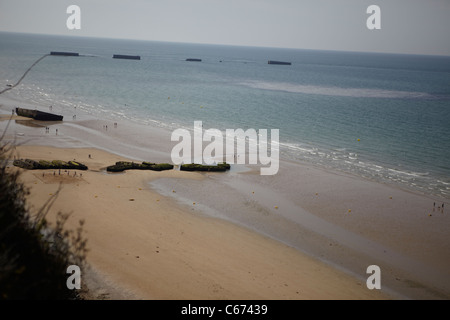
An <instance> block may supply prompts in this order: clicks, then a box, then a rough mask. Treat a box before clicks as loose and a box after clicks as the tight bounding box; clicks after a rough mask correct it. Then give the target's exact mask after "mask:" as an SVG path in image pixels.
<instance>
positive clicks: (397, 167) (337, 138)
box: [0, 33, 450, 198]
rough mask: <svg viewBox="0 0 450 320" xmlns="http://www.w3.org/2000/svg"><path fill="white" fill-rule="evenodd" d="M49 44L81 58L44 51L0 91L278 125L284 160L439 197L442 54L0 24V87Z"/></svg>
mask: <svg viewBox="0 0 450 320" xmlns="http://www.w3.org/2000/svg"><path fill="white" fill-rule="evenodd" d="M50 51H71V52H79V53H80V54H81V55H82V56H80V57H55V56H50V57H47V58H46V59H44V60H42V61H41V62H40V63H39V64H38V65H36V67H35V68H34V69H33V70H32V71H31V72H30V73H29V74H28V75H27V77H26V78H25V80H24V81H23V82H22V83H21V85H20V86H18V87H17V88H15V89H13V90H12V91H10V92H8V93H5V95H8V96H9V97H21V98H22V99H25V100H26V101H27V103H29V104H31V105H32V104H36V105H43V106H47V105H53V106H55V107H58V108H60V109H61V110H67V113H68V114H70V112H73V108H74V107H75V106H76V107H77V110H79V111H83V112H85V113H86V114H89V115H91V116H94V117H106V118H110V119H112V120H120V119H128V120H131V121H134V122H137V123H142V124H152V125H157V126H163V127H168V128H178V127H188V128H193V122H194V120H201V121H203V126H204V128H218V129H221V130H225V129H227V128H229V129H237V128H243V129H247V128H255V129H279V130H280V145H281V150H280V151H281V155H282V157H284V158H287V159H290V160H295V161H301V162H308V163H313V164H315V165H319V166H324V167H327V168H333V169H337V170H342V171H345V172H351V173H354V174H356V175H359V176H363V177H366V178H370V179H374V180H377V181H381V182H389V183H394V184H396V185H399V186H402V187H404V188H409V189H413V190H418V191H421V192H424V193H427V194H432V195H438V196H442V197H445V198H448V197H449V195H450V161H449V159H450V57H432V56H412V55H391V54H370V53H350V52H331V51H313V50H294V49H275V48H256V47H233V46H217V45H200V44H180V43H164V42H145V41H127V40H111V39H89V38H70V37H58V36H43V35H23V34H8V33H0V88H4V87H5V86H6V84H8V83H10V84H12V83H15V82H16V81H17V80H18V79H19V78H20V76H21V75H22V74H23V73H24V72H25V70H26V69H27V68H28V66H30V65H31V64H32V63H33V62H34V61H35V60H37V59H38V58H39V57H40V56H42V55H44V54H46V53H49V52H50ZM113 54H131V55H140V56H141V60H139V61H134V60H117V59H112V55H113ZM186 58H199V59H202V62H186V61H185V60H186ZM268 60H280V61H289V62H292V65H291V66H280V65H269V64H267V61H268ZM358 139H359V141H358Z"/></svg>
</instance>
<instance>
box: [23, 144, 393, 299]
mask: <svg viewBox="0 0 450 320" xmlns="http://www.w3.org/2000/svg"><path fill="white" fill-rule="evenodd" d="M17 153H18V154H19V155H20V157H23V158H32V159H44V160H53V159H62V160H64V159H66V160H72V159H76V160H77V161H81V162H83V163H85V164H86V165H88V166H89V170H88V171H86V172H82V177H81V176H80V173H81V172H77V176H76V177H75V176H73V175H74V172H69V175H68V174H67V173H63V174H62V175H61V176H59V175H58V173H57V172H56V175H55V176H54V175H53V172H51V171H46V172H45V174H44V177H43V176H42V174H43V173H44V171H43V170H35V171H26V170H22V169H20V170H22V171H23V175H22V179H23V181H24V182H25V183H26V185H27V186H30V187H31V195H30V197H29V201H30V203H31V204H32V206H33V208H34V209H37V208H39V207H40V206H41V205H42V204H43V203H44V202H45V201H46V200H47V199H48V198H49V197H50V196H51V194H54V193H55V192H56V191H57V190H58V186H59V183H62V184H63V185H62V186H63V187H62V190H61V193H60V194H59V196H58V198H57V201H56V202H55V204H54V206H53V208H52V211H51V216H54V215H55V213H56V212H58V211H62V212H70V213H71V217H70V219H69V221H68V227H69V228H72V229H74V228H75V227H76V226H77V224H78V221H79V220H81V219H82V220H85V236H86V237H87V239H88V247H89V250H90V251H89V253H88V259H87V260H88V263H89V264H90V266H91V268H90V269H89V271H88V273H87V274H86V276H85V277H84V276H83V278H82V280H85V281H86V282H84V284H85V285H87V286H88V287H89V286H90V287H91V292H90V296H89V297H91V298H113V299H129V298H130V299H384V298H388V296H386V295H385V294H383V293H382V292H380V291H376V290H372V291H371V290H368V289H367V288H366V285H365V283H363V282H361V281H359V280H357V279H355V278H353V277H351V276H349V275H348V274H345V273H343V272H341V271H338V270H336V269H334V268H332V267H330V266H328V265H326V264H324V263H323V262H320V261H318V260H315V259H312V258H311V257H309V256H306V255H304V254H302V253H300V252H299V251H298V250H296V249H294V248H292V247H289V246H287V245H285V244H283V243H281V242H278V241H275V240H273V239H270V238H268V237H265V236H263V235H261V234H258V233H255V232H252V231H250V230H248V229H246V228H243V227H240V226H237V225H235V224H232V223H230V222H227V221H224V220H221V219H217V218H212V217H206V216H205V215H202V214H199V213H197V212H196V209H195V205H194V204H192V205H191V206H186V205H179V204H177V203H175V202H174V201H173V200H171V199H170V198H168V197H164V196H161V195H159V194H158V193H155V192H154V191H152V190H149V188H148V184H147V183H146V182H147V181H150V180H152V179H155V178H160V177H177V178H182V179H189V180H192V181H196V180H197V181H198V180H201V179H204V176H203V175H201V174H198V173H186V172H180V171H176V170H171V171H165V172H152V171H139V172H137V171H127V172H126V173H121V174H107V173H105V172H104V171H103V170H102V168H104V167H105V166H107V165H109V164H111V163H114V162H115V161H118V160H123V158H122V157H119V156H116V155H113V154H109V153H107V152H104V151H100V150H94V149H58V148H51V147H42V146H38V147H36V146H21V147H17ZM89 154H91V155H92V158H91V159H89V157H88V155H89ZM174 191H175V192H176V190H174ZM49 218H50V219H49V220H50V221H51V220H52V219H51V217H49Z"/></svg>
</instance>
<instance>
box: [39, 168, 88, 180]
mask: <svg viewBox="0 0 450 320" xmlns="http://www.w3.org/2000/svg"><path fill="white" fill-rule="evenodd" d="M64 172H67V175H68V176H69V177H70V171H69V170H64ZM58 175H59V176H60V175H61V169H59V170H58ZM53 176H56V171H53ZM73 176H74V177H76V176H77V172H76V171H74V174H73ZM78 176H79V177H80V178H82V177H83V174H82V173H80V174H79V175H78ZM42 177H45V172H42Z"/></svg>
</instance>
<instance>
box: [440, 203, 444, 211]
mask: <svg viewBox="0 0 450 320" xmlns="http://www.w3.org/2000/svg"><path fill="white" fill-rule="evenodd" d="M441 208H442V209H441V212H442V213H444V204H442V207H441Z"/></svg>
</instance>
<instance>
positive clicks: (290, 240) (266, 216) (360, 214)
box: [12, 120, 450, 299]
mask: <svg viewBox="0 0 450 320" xmlns="http://www.w3.org/2000/svg"><path fill="white" fill-rule="evenodd" d="M79 125H81V126H85V127H84V129H83V128H79ZM100 125H101V121H99V120H83V121H77V123H75V124H72V123H70V122H68V123H64V126H63V128H64V129H63V130H60V132H62V134H60V135H59V136H58V137H56V135H55V136H52V137H51V138H50V137H47V139H46V140H43V139H42V137H39V135H37V134H36V130H39V129H36V128H31V127H26V130H25V127H24V128H23V129H24V130H20V131H25V132H24V136H27V135H31V136H33V138H34V139H37V140H38V141H39V142H38V143H37V145H41V147H39V148H40V150H45V148H46V147H45V145H48V144H54V143H56V145H58V146H59V147H63V148H68V147H70V148H73V150H81V149H80V148H85V147H91V148H94V146H95V147H97V146H96V144H98V145H102V144H103V146H104V149H103V150H107V151H109V152H111V151H112V149H115V152H114V154H115V156H116V157H117V155H119V157H118V158H120V160H124V156H125V155H126V154H128V155H129V156H131V155H132V158H133V159H131V160H152V161H155V162H160V161H161V162H163V161H165V162H167V161H168V162H170V148H169V147H168V144H167V143H162V142H164V141H166V140H167V138H165V139H166V140H164V139H161V136H164V134H161V131H162V130H159V128H157V129H153V128H145V130H144V132H145V133H148V132H152V134H155V136H153V135H150V136H151V137H152V138H151V139H150V140H151V141H147V142H146V145H147V146H149V145H150V146H151V147H152V148H151V149H148V148H146V145H145V144H142V145H139V144H138V145H134V146H130V145H125V142H126V139H125V140H124V137H125V138H126V137H132V135H133V130H136V128H133V126H132V125H130V126H128V125H123V123H120V124H119V127H120V131H119V130H117V131H116V132H114V130H110V131H109V132H108V133H107V134H106V132H101V131H100V130H99V129H96V128H98V127H99V126H100ZM17 126H20V125H13V126H12V127H14V128H13V130H16V131H15V136H16V137H19V138H21V137H22V136H17V133H18V131H17ZM136 127H138V126H137V125H136ZM20 129H22V128H21V127H20ZM139 129H143V127H142V126H141V127H139ZM83 130H85V131H84V133H83V132H82V131H83ZM134 132H136V131H134ZM139 132H140V131H139ZM158 132H159V134H161V135H158ZM21 133H22V132H21ZM140 133H141V132H140ZM86 137H89V140H90V141H89V142H88V143H87V139H86ZM118 137H121V140H119V141H117V140H115V139H116V138H118ZM21 139H22V138H21ZM49 140H50V141H49ZM81 141H82V142H81ZM114 143H116V145H114ZM113 145H114V146H113ZM91 150H96V149H91ZM130 150H132V151H131V152H130ZM40 152H41V151H39V152H38V153H40ZM66 152H67V151H66ZM92 152H94V151H92ZM26 153H28V151H26ZM148 154H152V159H148V158H145V156H146V155H148ZM61 160H64V159H61ZM67 160H68V159H67ZM77 160H80V159H77ZM81 162H83V161H81ZM282 163H283V164H282V165H281V163H280V170H281V169H283V170H282V171H281V172H280V173H279V175H277V176H275V177H274V178H273V179H263V178H261V177H260V176H259V175H257V174H253V173H252V169H250V170H249V171H246V170H241V169H239V168H238V169H237V170H235V171H233V170H232V172H230V173H229V174H226V175H222V174H217V175H214V174H196V175H197V176H199V177H203V180H202V183H198V182H199V180H195V179H194V180H192V179H190V178H188V179H186V178H181V177H178V176H177V175H175V176H169V177H167V176H164V175H159V176H157V177H156V178H154V179H151V182H149V184H148V183H147V182H145V183H144V186H148V185H149V186H150V189H152V192H153V193H156V194H158V193H159V195H161V196H165V197H166V198H167V199H169V200H168V201H169V202H171V203H174V205H175V206H181V207H183V208H184V209H183V210H182V211H183V212H187V213H189V211H192V210H191V209H193V208H192V205H191V207H189V206H188V204H189V203H193V202H194V201H195V202H196V207H195V211H196V212H201V213H202V217H205V218H206V219H208V218H211V217H213V218H215V219H216V218H220V219H219V220H224V221H226V222H227V223H228V222H231V223H232V225H237V227H239V228H241V227H244V229H245V228H246V229H248V230H251V231H250V232H256V233H257V234H260V235H263V237H270V238H271V239H275V240H274V241H276V242H281V243H283V244H284V245H287V246H289V247H290V248H293V249H294V250H295V251H296V252H300V253H301V254H304V253H306V254H307V255H308V256H310V257H312V259H313V260H316V259H317V260H318V261H322V262H326V264H327V265H331V266H332V267H333V269H336V270H340V271H345V273H346V274H347V275H348V274H351V275H352V277H354V279H356V280H357V281H359V283H362V286H363V287H364V281H365V279H366V278H367V275H366V274H365V268H366V267H367V266H368V265H370V264H373V261H376V262H377V263H379V264H380V266H381V267H382V268H381V269H382V272H383V282H382V284H383V285H385V288H386V290H382V291H383V293H385V294H387V296H389V297H391V298H392V297H397V298H401V299H402V298H413V299H414V298H448V296H449V288H450V286H449V284H448V280H447V279H448V272H446V270H448V266H449V263H450V259H449V256H448V253H447V252H449V251H448V245H446V243H449V241H448V236H446V234H445V230H446V228H448V226H449V219H448V215H443V216H442V217H441V216H438V218H439V220H437V219H436V218H435V219H433V217H429V216H428V215H427V213H428V212H427V211H430V209H431V206H432V201H433V198H432V197H429V196H425V195H419V194H415V193H411V192H408V191H405V190H402V189H399V188H397V187H395V186H389V185H385V184H380V183H376V182H372V181H366V180H364V179H362V178H357V177H352V176H351V175H349V174H344V173H341V172H330V171H328V170H325V169H320V168H316V167H315V166H311V165H305V164H296V163H292V162H289V161H284V160H282ZM110 164H113V163H110ZM292 172H294V173H295V174H294V176H292ZM131 175H133V176H134V175H135V174H134V173H131V174H128V173H127V174H126V175H123V176H120V178H121V179H122V178H124V177H126V176H131ZM262 180H264V181H262ZM174 181H176V185H177V188H176V189H177V190H176V193H173V192H171V187H172V186H173V184H174ZM205 181H206V182H205ZM298 181H302V184H301V185H300V186H299V185H298ZM211 188H216V189H215V190H217V191H219V192H216V193H215V194H223V195H226V197H225V200H224V199H223V198H222V199H220V198H217V197H216V198H214V199H213V200H211V199H210V200H208V199H206V198H205V197H203V198H202V197H200V198H196V196H195V193H196V192H200V191H202V192H204V191H205V190H206V191H208V190H211ZM250 189H252V191H253V192H255V193H254V194H253V193H250V191H249V190H250ZM297 189H298V190H297ZM172 190H173V189H172ZM255 190H256V191H255ZM292 190H295V192H294V191H292ZM200 194H202V193H201V192H200ZM255 194H256V196H255ZM358 197H360V198H361V197H362V199H358ZM389 197H392V199H390V198H389ZM226 199H233V200H234V202H237V204H234V205H232V204H231V203H230V201H229V200H226ZM374 199H376V201H374ZM413 199H414V200H413ZM436 202H437V201H436ZM446 203H447V202H446ZM429 204H430V205H429ZM275 206H276V207H278V208H276V209H275ZM350 206H351V208H350ZM427 206H428V207H427ZM199 207H200V208H201V209H200V210H199V209H198V208H199ZM380 208H381V211H383V213H382V214H380V212H379V211H380ZM233 210H235V212H232V211H233ZM348 210H351V213H349V212H348ZM408 212H412V220H413V221H409V220H411V216H408ZM237 213H239V214H237ZM298 213H300V214H298ZM379 215H381V216H380V217H378V216H379ZM436 215H437V214H436ZM349 217H352V218H351V219H352V220H350V219H349ZM404 225H406V228H405V230H403V231H402V230H401V229H402V227H404ZM436 230H437V231H436ZM447 230H448V229H447ZM411 232H415V233H417V234H418V235H417V236H413V235H411ZM428 238H431V239H428ZM408 241H409V242H411V244H408ZM423 241H424V242H425V243H424V244H422V245H421V246H420V247H418V248H413V247H414V245H418V244H419V243H421V242H423ZM427 246H430V247H432V248H433V250H431V251H432V252H431V253H427V252H426V251H427ZM365 250H368V251H369V252H364V251H365ZM383 251H384V252H383ZM386 252H387V253H388V255H387V257H384V256H383V255H384V254H385V253H386ZM442 255H444V256H442ZM411 256H412V258H411ZM442 260H443V261H442ZM424 261H425V263H424ZM411 262H413V263H412V264H411ZM440 262H443V265H442V266H439V263H440ZM413 266H414V267H413ZM386 269H388V270H389V271H388V273H387V274H386V273H385V272H384V271H383V270H386ZM436 270H438V272H437V273H436V272H435V271H436ZM428 273H432V274H431V275H430V274H428ZM436 274H437V275H436ZM443 275H444V276H445V275H447V279H441V277H442V276H443ZM363 280H364V281H363ZM440 280H443V281H442V282H443V284H441V283H440V282H441V281H440ZM423 283H424V284H423ZM436 285H437V287H439V285H441V286H442V287H443V288H444V289H443V290H444V291H442V288H440V289H435V287H436ZM362 289H363V290H365V291H369V290H368V289H365V288H362ZM294 298H295V297H294ZM319 299H320V297H319ZM338 299H339V298H338Z"/></svg>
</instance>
